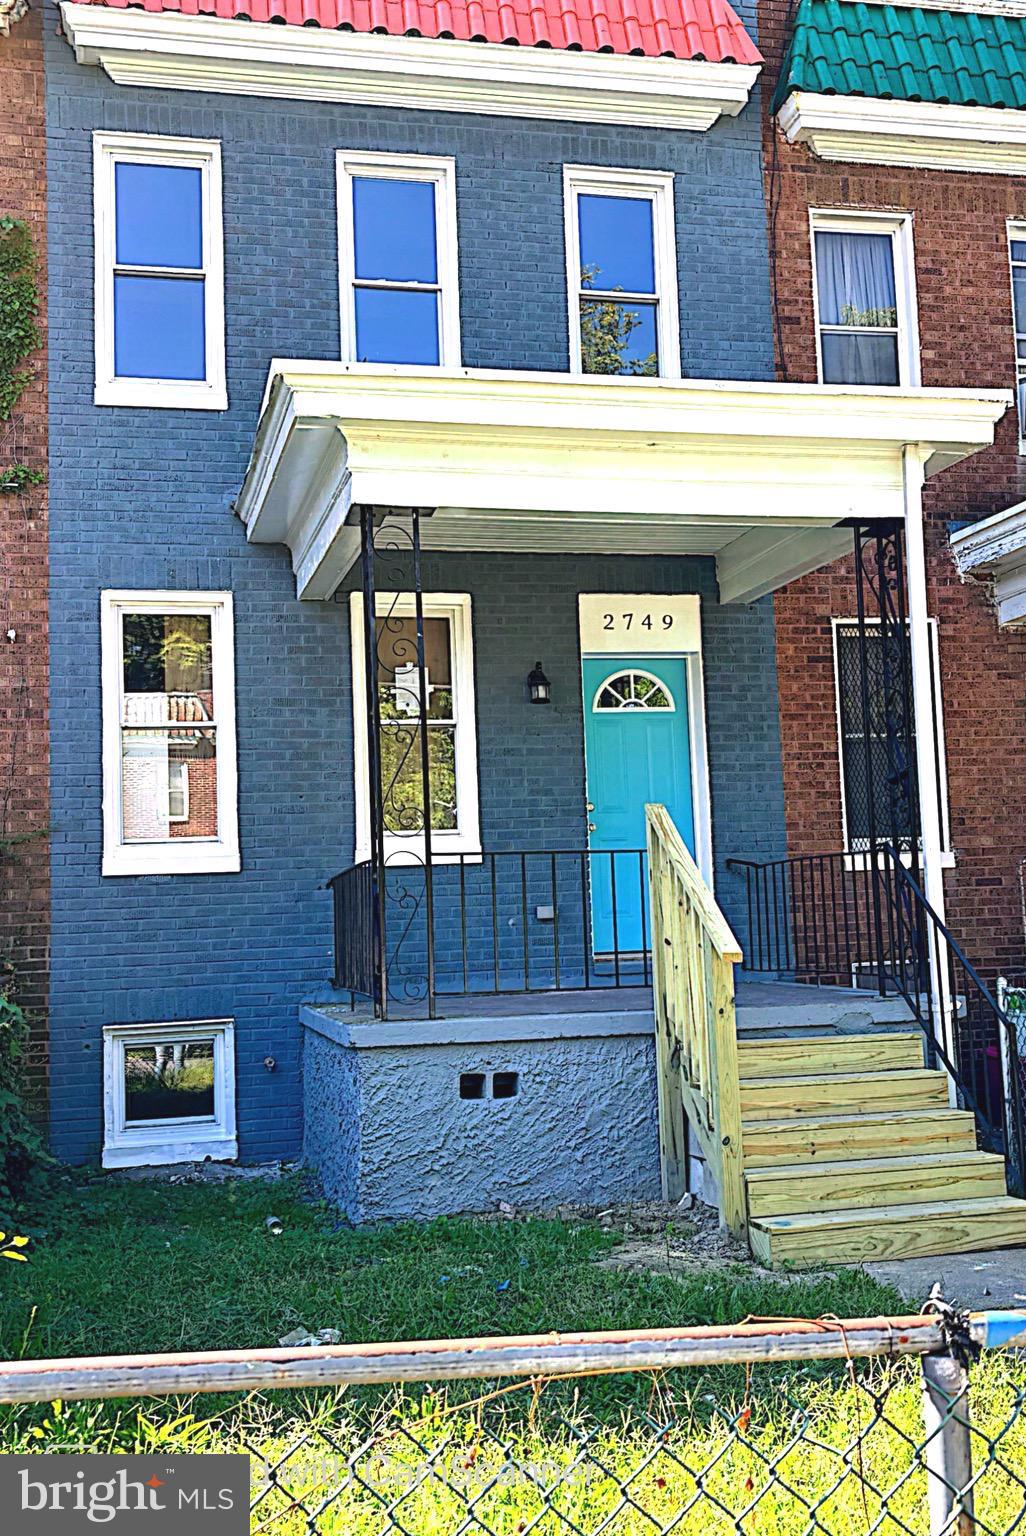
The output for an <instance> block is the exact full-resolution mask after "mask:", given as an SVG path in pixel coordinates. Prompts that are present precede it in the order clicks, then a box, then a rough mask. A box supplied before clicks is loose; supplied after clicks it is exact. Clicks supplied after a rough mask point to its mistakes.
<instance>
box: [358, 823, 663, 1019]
mask: <svg viewBox="0 0 1026 1536" xmlns="http://www.w3.org/2000/svg"><path fill="white" fill-rule="evenodd" d="M329 886H330V889H331V891H332V896H333V901H334V935H335V969H334V984H335V986H336V987H338V988H340V989H341V990H344V991H348V992H351V993H353V994H354V995H361V996H366V997H368V998H371V999H372V1000H373V1001H374V1003H375V1005H376V1007H377V1009H378V1011H379V1012H380V1013H382V1014H387V1013H388V1012H389V1009H390V1008H392V1009H400V1010H402V1009H415V1008H417V1007H420V1008H422V1009H423V1010H424V1011H426V1012H427V1013H428V1014H429V1015H430V1014H432V1013H433V1012H434V1011H435V1008H436V1005H437V1003H438V1000H439V998H445V997H450V998H451V997H460V996H463V997H467V996H482V997H486V996H497V995H500V994H502V993H516V992H524V993H529V992H583V991H591V990H596V989H600V988H613V989H621V988H627V987H648V986H649V985H650V983H651V979H652V970H651V932H650V928H651V922H650V916H649V895H648V855H647V853H646V852H645V850H643V849H639V848H629V849H606V850H601V851H600V850H594V849H569V848H555V849H531V850H522V849H510V850H497V851H492V850H486V851H485V852H483V853H478V854H466V853H464V854H449V855H445V856H441V855H439V856H436V857H435V858H433V859H432V860H431V863H430V865H428V864H426V863H425V862H424V861H423V860H420V859H414V858H413V857H412V856H408V857H407V860H406V861H404V862H400V861H399V859H395V860H394V861H393V862H391V863H386V864H385V866H384V869H383V871H382V874H381V877H380V878H378V877H377V876H376V873H375V866H374V864H373V863H372V862H367V863H362V864H356V865H354V866H353V867H352V868H350V869H347V870H344V871H343V872H342V873H341V874H339V875H336V876H335V877H334V878H333V879H332V880H331V881H329Z"/></svg>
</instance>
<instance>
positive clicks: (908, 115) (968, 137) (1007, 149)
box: [777, 91, 1026, 176]
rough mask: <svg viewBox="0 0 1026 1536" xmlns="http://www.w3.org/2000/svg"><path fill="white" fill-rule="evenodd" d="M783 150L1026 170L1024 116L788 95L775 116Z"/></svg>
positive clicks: (860, 160) (872, 161)
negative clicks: (794, 147) (801, 148)
mask: <svg viewBox="0 0 1026 1536" xmlns="http://www.w3.org/2000/svg"><path fill="white" fill-rule="evenodd" d="M777 121H778V122H779V124H780V127H781V129H782V130H783V132H784V135H785V137H786V139H787V141H788V143H789V144H807V145H808V146H809V148H810V149H811V150H812V152H813V154H816V155H818V156H819V157H820V159H821V160H845V161H847V162H848V163H849V164H853V165H913V166H919V167H921V168H923V169H927V170H941V171H983V172H990V173H992V174H994V175H999V176H1021V175H1022V174H1023V172H1024V171H1026V112H1018V111H1014V110H1009V109H1008V108H1005V107H962V106H956V105H954V104H953V103H949V102H932V101H886V100H884V99H882V98H879V97H873V96H834V95H827V94H825V93H820V92H817V91H793V92H792V93H791V95H790V96H788V98H787V100H786V101H785V102H784V104H783V106H782V107H781V108H780V110H779V111H778V113H777Z"/></svg>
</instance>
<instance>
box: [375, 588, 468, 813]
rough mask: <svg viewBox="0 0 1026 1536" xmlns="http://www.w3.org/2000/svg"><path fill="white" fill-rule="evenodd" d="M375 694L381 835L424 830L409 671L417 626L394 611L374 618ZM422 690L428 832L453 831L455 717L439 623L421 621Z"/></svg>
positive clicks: (447, 650) (414, 674) (447, 646)
mask: <svg viewBox="0 0 1026 1536" xmlns="http://www.w3.org/2000/svg"><path fill="white" fill-rule="evenodd" d="M377 650H378V689H379V708H380V714H381V798H382V810H383V815H384V826H385V831H386V832H393V833H399V834H403V833H406V834H410V833H418V832H423V830H424V779H423V769H422V763H421V743H420V722H421V715H422V707H421V697H420V681H419V672H418V667H417V622H416V619H414V618H412V617H411V618H401V617H399V616H397V615H395V614H392V615H389V616H387V617H382V618H379V619H378V622H377ZM424 671H425V682H426V692H427V705H426V709H425V710H424V711H423V713H424V714H425V716H426V721H425V723H426V728H427V738H428V778H429V788H430V793H431V828H432V831H435V832H450V831H455V830H456V829H457V827H458V824H459V823H458V808H457V804H456V713H455V709H456V706H455V698H454V692H453V673H452V634H451V629H450V623H449V620H448V619H447V618H426V619H425V620H424Z"/></svg>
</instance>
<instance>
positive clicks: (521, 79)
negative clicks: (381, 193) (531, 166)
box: [61, 0, 760, 131]
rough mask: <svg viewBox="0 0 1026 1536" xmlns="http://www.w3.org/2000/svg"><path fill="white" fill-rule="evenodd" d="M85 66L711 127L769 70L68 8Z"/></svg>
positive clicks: (434, 103) (229, 86) (442, 107)
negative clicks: (758, 77)
mask: <svg viewBox="0 0 1026 1536" xmlns="http://www.w3.org/2000/svg"><path fill="white" fill-rule="evenodd" d="M61 16H62V18H63V23H64V32H65V36H66V37H67V39H68V41H69V42H70V43H71V45H72V47H73V48H74V50H75V57H76V59H77V60H78V62H79V63H80V64H99V65H100V66H101V67H102V68H103V69H104V70H106V72H107V74H108V75H109V76H110V77H111V79H112V80H114V81H116V82H117V84H119V85H150V86H159V87H173V88H175V89H177V90H183V91H225V92H228V93H229V94H231V95H235V96H273V97H289V98H295V99H297V100H305V101H344V102H355V103H359V104H361V105H368V106H392V107H404V108H406V109H410V108H422V109H425V110H434V111H443V112H484V113H491V114H499V115H501V116H504V117H509V116H513V117H537V118H557V119H560V120H562V121H569V122H582V123H625V124H628V123H629V124H633V125H637V126H641V127H649V128H683V129H693V130H697V131H702V130H704V129H707V128H711V127H712V125H713V124H714V123H715V122H716V121H717V120H718V118H720V117H721V116H728V117H736V116H737V114H738V113H739V112H740V111H741V109H742V108H743V107H744V106H745V105H746V103H747V101H748V98H749V95H750V94H751V91H752V87H753V86H754V84H755V81H756V77H757V76H758V74H759V68H760V66H759V65H752V64H711V63H708V62H707V61H705V60H701V59H668V58H667V59H663V58H658V59H654V58H640V57H635V56H634V55H624V54H597V53H577V52H570V51H567V50H565V49H557V48H513V47H504V46H502V45H501V44H497V43H465V42H458V41H455V40H453V39H449V38H424V37H389V36H384V35H381V34H377V33H375V34H368V33H359V32H341V31H333V30H328V29H325V28H318V27H299V26H275V25H272V24H271V23H270V22H255V21H240V20H227V19H224V18H221V17H216V16H182V15H179V14H177V13H174V12H163V13H157V14H154V13H152V12H146V11H138V10H115V9H113V8H110V7H108V6H104V5H78V4H75V3H74V0H64V3H63V4H62V5H61Z"/></svg>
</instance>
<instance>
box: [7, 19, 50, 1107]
mask: <svg viewBox="0 0 1026 1536" xmlns="http://www.w3.org/2000/svg"><path fill="white" fill-rule="evenodd" d="M32 7H33V8H32V10H31V11H30V13H29V15H28V16H26V17H25V18H24V19H23V20H21V21H18V22H16V23H15V24H14V25H13V26H12V28H11V32H10V35H9V36H7V37H3V36H0V101H2V102H3V110H2V112H0V216H4V215H8V216H11V217H14V218H20V219H25V220H27V221H28V223H29V225H30V227H31V230H32V235H33V239H34V241H35V247H36V252H37V255H38V258H39V286H40V293H41V295H42V294H43V290H44V286H45V284H44V274H45V270H46V269H45V262H46V222H45V215H46V153H45V141H44V119H43V47H42V17H41V13H40V5H39V0H32ZM41 326H42V327H45V313H44V314H43V315H42V316H41ZM31 366H32V370H33V377H32V381H31V383H30V384H29V385H28V388H27V389H26V390H25V393H24V394H23V395H22V397H21V400H20V401H19V403H18V405H17V406H16V407H15V412H14V416H13V418H12V419H11V421H9V422H0V468H3V467H4V466H6V465H9V464H12V463H22V464H29V465H32V466H36V467H39V468H45V465H46V453H47V421H46V356H45V352H44V351H42V350H41V351H40V352H39V353H38V354H37V355H36V356H35V357H33V358H32V359H31ZM11 631H13V632H14V639H13V640H11V639H8V635H9V633H10V632H11ZM46 669H47V502H46V487H45V485H44V486H36V487H30V488H29V489H27V490H26V491H25V492H24V493H22V494H16V495H12V494H5V495H2V496H0V839H12V838H13V839H24V840H20V841H17V842H15V844H14V846H13V847H12V848H10V849H9V851H7V852H4V851H2V850H0V959H2V960H8V961H11V962H13V964H14V967H15V974H16V978H17V996H18V998H19V1001H21V1002H22V1004H23V1005H24V1006H26V1007H27V1008H28V1009H29V1010H30V1012H31V1015H32V1024H33V1035H32V1062H31V1066H32V1075H33V1082H34V1086H35V1088H36V1091H37V1092H38V1093H39V1095H40V1097H42V1095H43V1094H44V1093H45V1082H46V1003H47V977H48V969H49V896H50V892H49V850H48V846H47V839H46V835H45V833H46V828H47V826H48V824H49V819H50V807H49V759H48V750H47V673H46Z"/></svg>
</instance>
